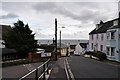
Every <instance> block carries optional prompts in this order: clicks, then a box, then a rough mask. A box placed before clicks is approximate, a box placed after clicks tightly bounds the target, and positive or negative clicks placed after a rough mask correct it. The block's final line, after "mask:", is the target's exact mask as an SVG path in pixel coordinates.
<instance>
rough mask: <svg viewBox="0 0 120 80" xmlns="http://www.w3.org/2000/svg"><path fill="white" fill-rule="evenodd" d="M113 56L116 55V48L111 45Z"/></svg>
mask: <svg viewBox="0 0 120 80" xmlns="http://www.w3.org/2000/svg"><path fill="white" fill-rule="evenodd" d="M111 56H115V48H114V47H111Z"/></svg>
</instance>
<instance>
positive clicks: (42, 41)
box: [37, 39, 88, 45]
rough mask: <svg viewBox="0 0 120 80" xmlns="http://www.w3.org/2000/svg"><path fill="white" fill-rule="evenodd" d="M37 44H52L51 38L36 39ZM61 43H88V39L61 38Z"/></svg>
mask: <svg viewBox="0 0 120 80" xmlns="http://www.w3.org/2000/svg"><path fill="white" fill-rule="evenodd" d="M37 41H38V44H52V43H53V40H50V39H44V40H43V39H42V40H40V39H39V40H37ZM57 42H58V43H59V42H60V40H58V41H57ZM61 43H63V44H71V45H76V44H78V43H88V40H70V39H67V40H66V39H63V40H61Z"/></svg>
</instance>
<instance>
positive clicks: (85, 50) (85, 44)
mask: <svg viewBox="0 0 120 80" xmlns="http://www.w3.org/2000/svg"><path fill="white" fill-rule="evenodd" d="M80 46H81V47H82V48H83V52H84V53H85V52H87V51H88V43H80Z"/></svg>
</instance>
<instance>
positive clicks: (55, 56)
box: [55, 18, 57, 60]
mask: <svg viewBox="0 0 120 80" xmlns="http://www.w3.org/2000/svg"><path fill="white" fill-rule="evenodd" d="M55 60H57V18H55Z"/></svg>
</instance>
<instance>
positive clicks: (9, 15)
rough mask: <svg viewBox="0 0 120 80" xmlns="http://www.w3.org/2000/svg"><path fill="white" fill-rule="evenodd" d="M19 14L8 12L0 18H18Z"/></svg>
mask: <svg viewBox="0 0 120 80" xmlns="http://www.w3.org/2000/svg"><path fill="white" fill-rule="evenodd" d="M18 17H19V16H18V15H16V14H13V13H8V14H6V15H2V16H0V19H8V18H18Z"/></svg>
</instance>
